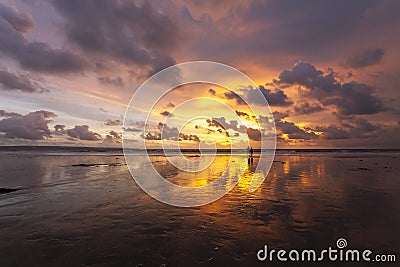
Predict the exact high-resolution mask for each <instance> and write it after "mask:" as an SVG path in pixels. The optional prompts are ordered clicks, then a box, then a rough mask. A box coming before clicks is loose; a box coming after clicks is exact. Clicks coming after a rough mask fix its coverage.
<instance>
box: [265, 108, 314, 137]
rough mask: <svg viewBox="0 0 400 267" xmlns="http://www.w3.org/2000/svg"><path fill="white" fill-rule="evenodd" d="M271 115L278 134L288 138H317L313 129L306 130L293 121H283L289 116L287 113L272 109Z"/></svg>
mask: <svg viewBox="0 0 400 267" xmlns="http://www.w3.org/2000/svg"><path fill="white" fill-rule="evenodd" d="M273 115H274V120H275V127H276V129H277V131H278V132H277V134H278V135H283V134H286V135H287V137H288V138H289V139H303V140H313V139H317V138H318V135H317V134H315V133H314V132H313V131H306V130H305V129H302V128H300V127H299V126H297V125H296V124H295V123H293V122H289V121H285V120H284V119H285V118H286V117H288V116H289V115H288V114H287V113H283V112H278V111H274V112H273ZM264 118H265V117H264ZM265 119H266V118H265ZM278 137H279V136H278Z"/></svg>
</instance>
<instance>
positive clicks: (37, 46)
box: [0, 19, 86, 73]
mask: <svg viewBox="0 0 400 267" xmlns="http://www.w3.org/2000/svg"><path fill="white" fill-rule="evenodd" d="M0 53H2V54H3V55H6V56H8V57H9V58H12V59H14V60H15V61H17V62H18V63H19V65H20V66H21V67H22V68H25V69H29V70H34V71H38V72H46V73H68V72H80V71H82V70H83V69H84V68H85V67H86V62H85V61H84V60H83V59H82V58H81V57H79V56H77V55H76V54H73V53H70V52H68V51H66V50H65V49H53V48H52V47H51V46H50V45H49V44H47V43H42V42H29V41H27V40H26V39H25V37H24V36H23V35H22V34H21V33H20V32H18V31H16V30H15V29H14V28H13V27H12V25H11V24H9V23H8V22H7V21H5V20H3V19H0Z"/></svg>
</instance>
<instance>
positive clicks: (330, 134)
mask: <svg viewBox="0 0 400 267" xmlns="http://www.w3.org/2000/svg"><path fill="white" fill-rule="evenodd" d="M316 130H317V131H318V132H322V133H323V135H322V136H323V137H325V138H326V139H350V138H351V136H350V133H348V132H347V131H345V130H343V129H341V128H339V127H337V126H336V125H333V124H331V125H329V126H318V127H316Z"/></svg>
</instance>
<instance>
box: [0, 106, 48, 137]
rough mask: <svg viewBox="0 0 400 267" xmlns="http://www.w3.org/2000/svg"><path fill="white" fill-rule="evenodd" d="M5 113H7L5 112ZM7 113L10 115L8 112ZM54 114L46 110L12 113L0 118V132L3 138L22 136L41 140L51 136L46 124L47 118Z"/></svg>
mask: <svg viewBox="0 0 400 267" xmlns="http://www.w3.org/2000/svg"><path fill="white" fill-rule="evenodd" d="M6 115H7V113H6ZM8 115H12V114H10V113H8ZM55 116H56V114H55V113H53V112H50V111H46V110H40V111H34V112H30V113H28V114H27V115H19V114H18V115H15V114H14V115H12V116H10V117H9V118H5V119H3V120H0V132H2V133H4V136H3V137H5V138H10V139H14V138H22V139H28V140H43V139H45V138H48V137H51V131H50V129H49V127H48V124H49V123H50V122H51V120H49V118H53V117H55Z"/></svg>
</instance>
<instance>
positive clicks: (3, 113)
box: [0, 109, 22, 117]
mask: <svg viewBox="0 0 400 267" xmlns="http://www.w3.org/2000/svg"><path fill="white" fill-rule="evenodd" d="M20 116H22V115H21V114H19V113H16V112H7V111H5V110H4V109H0V117H20Z"/></svg>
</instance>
